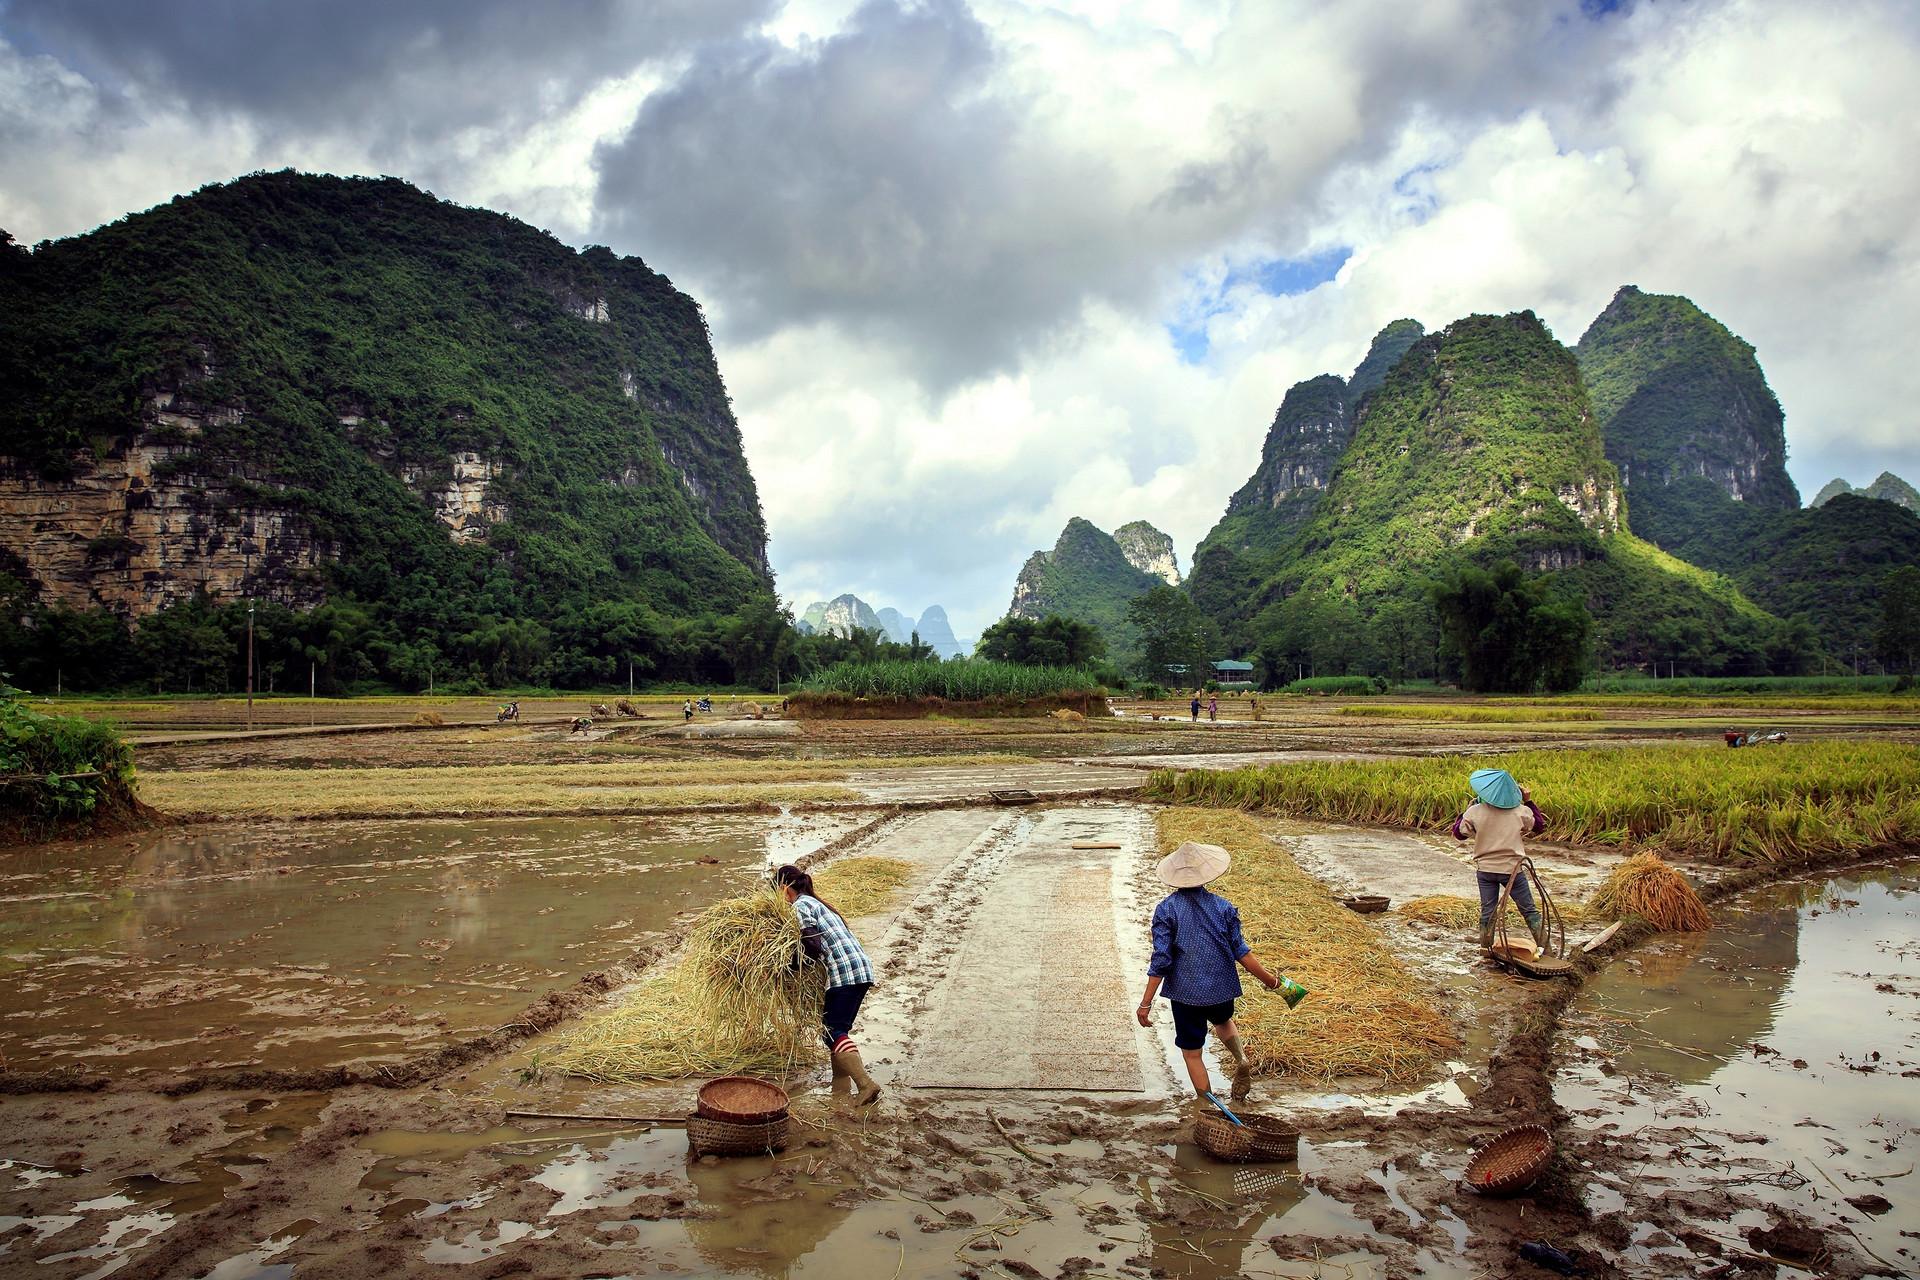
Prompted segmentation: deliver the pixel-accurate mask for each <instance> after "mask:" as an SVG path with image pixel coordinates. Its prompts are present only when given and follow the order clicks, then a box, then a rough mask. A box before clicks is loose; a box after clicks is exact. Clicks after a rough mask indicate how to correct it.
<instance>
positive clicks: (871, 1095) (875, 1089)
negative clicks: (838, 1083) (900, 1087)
mask: <svg viewBox="0 0 1920 1280" xmlns="http://www.w3.org/2000/svg"><path fill="white" fill-rule="evenodd" d="M833 1065H834V1069H835V1070H838V1071H844V1072H846V1074H847V1075H848V1076H849V1077H850V1078H851V1079H852V1080H853V1087H854V1090H855V1093H854V1096H853V1100H854V1101H855V1102H857V1103H859V1104H860V1105H861V1106H863V1107H864V1106H868V1105H870V1104H872V1102H873V1101H874V1099H876V1098H878V1097H879V1096H880V1086H879V1085H877V1084H875V1083H874V1082H873V1077H872V1076H870V1075H868V1074H867V1068H866V1064H865V1063H863V1062H861V1061H860V1051H859V1050H858V1049H843V1050H841V1051H840V1052H839V1053H836V1054H834V1055H833Z"/></svg>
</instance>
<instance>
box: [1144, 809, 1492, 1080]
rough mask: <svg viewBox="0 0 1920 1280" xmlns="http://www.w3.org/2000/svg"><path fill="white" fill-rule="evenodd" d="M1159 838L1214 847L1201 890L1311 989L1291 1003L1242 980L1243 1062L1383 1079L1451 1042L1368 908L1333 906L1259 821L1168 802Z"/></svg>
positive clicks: (1419, 1073) (1275, 965)
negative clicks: (1216, 873)
mask: <svg viewBox="0 0 1920 1280" xmlns="http://www.w3.org/2000/svg"><path fill="white" fill-rule="evenodd" d="M1158 821H1159V826H1160V843H1161V846H1162V848H1163V850H1164V849H1171V848H1172V847H1173V846H1174V845H1176V844H1178V843H1179V842H1180V841H1182V840H1200V841H1205V842H1207V843H1210V844H1218V845H1222V846H1224V847H1225V848H1226V849H1227V851H1228V852H1230V853H1231V854H1232V855H1233V868H1232V870H1230V871H1229V872H1228V873H1227V874H1226V875H1224V876H1222V877H1221V878H1220V879H1219V880H1217V881H1215V882H1214V883H1213V884H1212V885H1211V886H1209V887H1210V888H1212V889H1214V890H1215V891H1217V892H1218V893H1220V894H1221V895H1223V896H1224V897H1226V898H1227V899H1228V900H1230V901H1231V902H1232V903H1233V904H1234V905H1235V906H1236V907H1237V908H1238V909H1239V911H1240V919H1241V923H1242V926H1243V927H1244V929H1245V931H1246V935H1247V944H1248V945H1249V946H1250V947H1252V948H1253V951H1254V954H1255V955H1257V956H1259V957H1260V959H1261V961H1262V962H1263V963H1265V964H1266V966H1267V968H1268V969H1270V970H1272V971H1273V972H1275V973H1284V974H1286V975H1287V976H1288V977H1291V978H1293V979H1295V980H1296V981H1298V982H1300V983H1301V984H1302V985H1304V986H1305V987H1307V989H1308V990H1309V991H1310V992H1312V994H1311V995H1309V996H1308V997H1307V998H1306V999H1305V1000H1304V1001H1302V1002H1301V1004H1300V1005H1299V1006H1298V1007H1297V1008H1294V1009H1288V1008H1287V1006H1286V1001H1285V1000H1284V999H1282V997H1281V996H1280V995H1278V994H1277V993H1274V992H1269V991H1267V990H1265V989H1264V988H1262V987H1261V986H1260V985H1259V984H1258V983H1256V982H1251V981H1249V982H1245V983H1243V984H1242V985H1243V986H1244V987H1245V989H1246V995H1245V998H1244V999H1242V1000H1241V1001H1240V1007H1239V1011H1238V1013H1237V1014H1236V1017H1235V1021H1236V1022H1238V1023H1239V1025H1240V1029H1241V1034H1242V1038H1243V1039H1244V1040H1245V1042H1246V1045H1247V1051H1248V1055H1249V1056H1250V1057H1251V1058H1252V1059H1253V1064H1254V1070H1255V1072H1256V1073H1257V1074H1260V1075H1267V1076H1270V1075H1281V1074H1284V1075H1289V1076H1296V1077H1302V1078H1305V1079H1310V1080H1316V1081H1327V1080H1335V1079H1340V1078H1343V1077H1346V1078H1352V1077H1366V1078H1372V1079H1375V1080H1378V1081H1381V1082H1383V1083H1386V1084H1392V1085H1406V1084H1413V1083H1417V1082H1419V1081H1421V1080H1425V1079H1429V1078H1431V1077H1432V1075H1433V1074H1434V1071H1435V1068H1436V1067H1437V1066H1438V1064H1439V1063H1440V1062H1441V1060H1442V1059H1443V1057H1444V1056H1445V1055H1446V1054H1447V1053H1449V1052H1451V1051H1452V1050H1453V1049H1455V1048H1456V1047H1457V1046H1458V1040H1457V1039H1456V1037H1455V1035H1454V1032H1453V1026H1452V1024H1451V1023H1450V1022H1449V1021H1448V1019H1447V1017H1446V1016H1445V1015H1444V1014H1442V1013H1441V1012H1439V1010H1438V1009H1436V1008H1435V995H1436V994H1437V993H1435V992H1433V991H1431V990H1429V989H1428V988H1427V986H1426V984H1425V983H1423V982H1421V981H1420V979H1418V978H1417V977H1416V976H1415V975H1414V974H1413V973H1412V972H1411V971H1410V970H1409V969H1408V968H1407V966H1406V965H1405V964H1404V963H1403V962H1402V961H1401V960H1400V958H1399V957H1398V956H1396V955H1395V954H1394V953H1393V951H1392V950H1391V949H1390V948H1389V947H1388V946H1387V944H1386V942H1385V940H1384V939H1383V938H1382V937H1381V936H1380V934H1379V932H1378V931H1377V930H1376V929H1375V927H1374V926H1373V925H1372V924H1371V923H1369V919H1368V917H1365V916H1360V915H1355V914H1354V913H1353V912H1352V911H1349V910H1348V909H1347V908H1346V907H1344V906H1342V905H1341V904H1340V903H1339V902H1338V901H1337V900H1335V898H1334V897H1333V895H1332V894H1331V893H1329V892H1328V891H1327V889H1326V888H1325V886H1323V885H1322V884H1321V883H1320V882H1319V881H1317V880H1315V879H1314V878H1313V877H1312V876H1310V875H1308V874H1307V873H1306V872H1305V871H1303V870H1301V869H1300V867H1299V866H1298V864H1296V863H1295V862H1294V860H1293V859H1292V858H1291V857H1290V856H1288V854H1287V852H1286V851H1285V850H1284V849H1282V848H1281V847H1280V846H1279V845H1277V844H1275V843H1274V842H1273V841H1271V840H1269V839H1268V838H1267V833H1266V830H1265V829H1263V827H1262V825H1261V823H1260V822H1259V821H1258V820H1257V819H1255V818H1252V817H1250V816H1248V815H1246V814H1244V813H1237V812H1233V811H1231V810H1220V809H1168V810H1163V811H1162V812H1161V813H1160V815H1159V819H1158Z"/></svg>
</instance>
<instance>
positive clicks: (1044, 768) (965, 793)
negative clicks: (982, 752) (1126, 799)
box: [847, 761, 1147, 804]
mask: <svg viewBox="0 0 1920 1280" xmlns="http://www.w3.org/2000/svg"><path fill="white" fill-rule="evenodd" d="M1146 782H1147V775H1146V773H1145V772H1144V771H1142V770H1139V769H1127V768H1114V767H1112V766H1102V765H1081V764H1079V763H1078V762H1072V763H1056V762H1052V761H1047V762H1041V763H1029V762H1009V763H1007V764H983V765H967V766H959V767H955V768H930V769H915V770H913V776H912V777H910V778H909V777H903V776H901V771H900V770H898V769H893V770H878V769H876V770H863V771H860V772H856V773H852V774H849V775H848V777H847V785H848V786H850V787H852V788H853V789H854V790H856V791H858V792H859V793H860V794H861V796H862V797H863V798H865V799H866V800H869V801H878V802H880V803H882V804H890V803H895V802H899V801H927V800H935V801H941V800H975V799H977V800H985V799H987V793H988V792H989V791H995V790H1001V789H1011V788H1025V789H1026V790H1028V791H1031V792H1033V793H1034V794H1036V795H1060V794H1062V793H1065V792H1077V791H1093V790H1119V789H1128V790H1131V789H1134V788H1138V787H1143V786H1145V785H1146Z"/></svg>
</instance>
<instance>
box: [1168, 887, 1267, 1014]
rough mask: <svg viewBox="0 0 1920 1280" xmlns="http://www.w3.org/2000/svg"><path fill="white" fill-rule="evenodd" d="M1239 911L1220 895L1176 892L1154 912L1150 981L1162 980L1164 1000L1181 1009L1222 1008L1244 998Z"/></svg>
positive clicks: (1244, 951)
mask: <svg viewBox="0 0 1920 1280" xmlns="http://www.w3.org/2000/svg"><path fill="white" fill-rule="evenodd" d="M1247 951H1248V947H1247V940H1246V937H1245V936H1244V935H1243V934H1242V933H1241V932H1240V911H1239V909H1238V908H1237V907H1235V906H1234V905H1233V904H1232V903H1231V902H1228V901H1227V900H1226V899H1225V898H1223V897H1221V896H1220V895H1219V894H1217V893H1212V892H1209V891H1208V890H1206V889H1204V888H1202V889H1176V890H1174V891H1173V892H1172V893H1170V894H1168V895H1167V896H1166V897H1164V898H1162V899H1160V905H1159V906H1157V907H1155V908H1154V909H1153V959H1152V961H1150V962H1149V963H1148V965H1147V976H1148V977H1151V978H1164V979H1165V980H1166V981H1165V982H1163V983H1162V984H1161V986H1160V994H1161V995H1163V996H1165V997H1166V998H1167V999H1169V1000H1178V1001H1179V1002H1180V1003H1181V1004H1197V1005H1213V1004H1224V1003H1226V1002H1227V1001H1229V1000H1233V999H1236V998H1237V997H1238V996H1239V995H1240V968H1239V961H1240V957H1241V956H1244V955H1246V954H1247Z"/></svg>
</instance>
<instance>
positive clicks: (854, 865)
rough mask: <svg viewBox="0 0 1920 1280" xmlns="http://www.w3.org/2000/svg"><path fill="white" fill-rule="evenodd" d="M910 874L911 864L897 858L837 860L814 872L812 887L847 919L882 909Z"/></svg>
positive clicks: (911, 871) (911, 870) (891, 899)
mask: <svg viewBox="0 0 1920 1280" xmlns="http://www.w3.org/2000/svg"><path fill="white" fill-rule="evenodd" d="M912 874H913V864H912V863H911V862H903V861H901V860H900V859H899V858H877V857H875V858H840V859H838V860H836V861H833V862H829V863H828V864H827V865H826V866H824V867H821V868H820V869H819V870H818V871H816V872H814V873H813V885H814V888H815V889H816V890H818V892H819V894H820V897H821V898H822V899H823V900H824V901H826V902H828V903H830V904H831V905H832V907H833V909H834V910H835V911H838V912H839V913H840V914H841V916H842V917H844V918H845V919H848V920H851V919H853V918H854V917H855V916H865V915H872V914H873V913H874V912H876V911H881V910H884V909H885V908H886V907H887V906H888V904H890V903H891V902H892V901H893V895H894V894H895V893H897V892H899V889H900V886H901V885H903V884H905V883H906V882H907V877H908V876H910V875H912Z"/></svg>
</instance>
